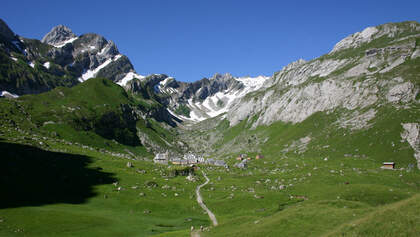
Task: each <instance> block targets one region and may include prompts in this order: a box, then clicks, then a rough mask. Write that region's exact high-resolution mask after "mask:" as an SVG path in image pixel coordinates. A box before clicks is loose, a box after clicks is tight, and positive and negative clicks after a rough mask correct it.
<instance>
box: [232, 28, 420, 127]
mask: <svg viewBox="0 0 420 237" xmlns="http://www.w3.org/2000/svg"><path fill="white" fill-rule="evenodd" d="M415 25H417V26H418V25H420V24H418V23H413V24H407V23H406V24H402V25H401V24H396V25H392V24H386V25H383V26H379V27H377V29H376V28H367V29H366V30H364V31H362V32H360V33H356V34H354V35H352V36H351V37H350V38H348V39H347V38H346V39H344V40H343V41H340V43H338V44H337V45H336V47H335V50H333V52H332V53H333V54H331V53H330V54H329V55H327V56H326V57H324V58H319V59H315V60H312V61H309V62H305V61H302V60H299V61H297V62H294V63H291V64H289V65H288V66H286V67H284V68H283V69H282V70H281V71H279V72H277V73H275V74H274V76H273V79H272V80H271V82H272V83H271V85H270V87H264V88H262V89H261V90H260V91H259V93H258V95H257V96H253V97H252V98H243V99H241V100H240V101H237V102H236V104H235V105H234V106H233V107H232V108H231V109H230V110H229V111H228V114H227V119H228V120H229V121H230V124H231V126H232V125H236V124H238V123H239V122H240V121H243V120H246V119H248V118H250V117H252V116H253V115H256V114H259V118H258V120H257V121H256V122H254V124H253V127H256V126H258V125H268V124H271V123H273V122H275V121H283V122H292V123H299V122H302V121H304V120H305V119H306V118H308V117H309V116H311V115H312V114H314V113H316V112H327V113H328V111H332V110H334V109H336V108H344V109H346V110H356V109H364V108H367V107H370V106H374V105H375V104H377V103H382V101H387V102H392V103H393V102H404V103H409V102H412V101H414V100H415V98H416V95H417V93H418V91H419V88H416V86H415V85H414V84H413V83H411V82H409V81H406V80H404V79H401V81H399V82H395V81H394V80H384V79H380V80H378V75H380V77H387V74H389V73H390V72H393V70H395V69H397V68H398V66H400V65H402V64H404V63H405V62H406V61H407V60H409V59H410V57H411V55H413V54H415V52H416V43H415V39H416V37H418V36H417V35H418V32H417V31H416V29H417V28H416V27H414V26H415ZM407 31H408V32H410V33H411V34H412V35H410V36H405V37H404V38H395V39H393V38H390V39H389V41H390V43H389V44H388V45H387V46H386V47H384V48H375V49H368V50H366V51H365V54H364V55H358V54H355V55H349V56H347V57H342V56H341V57H335V56H334V55H335V54H334V53H335V51H340V50H343V49H346V48H353V47H358V46H360V45H362V44H364V43H367V42H371V41H372V40H374V39H376V38H377V37H378V35H382V36H385V37H391V36H392V35H397V34H399V33H401V32H407ZM382 75H383V76H382ZM350 116H353V117H349V116H346V117H345V118H343V120H342V124H340V126H344V127H349V126H350V127H352V128H354V129H360V128H362V127H363V126H368V121H369V120H371V119H373V117H374V116H375V112H374V110H371V111H370V112H369V113H366V114H363V115H362V114H356V113H350Z"/></svg>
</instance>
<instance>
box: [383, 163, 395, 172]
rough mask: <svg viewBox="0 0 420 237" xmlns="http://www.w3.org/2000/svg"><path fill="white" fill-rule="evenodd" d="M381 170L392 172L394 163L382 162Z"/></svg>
mask: <svg viewBox="0 0 420 237" xmlns="http://www.w3.org/2000/svg"><path fill="white" fill-rule="evenodd" d="M381 168H382V169H388V170H393V169H395V162H384V163H383V164H382V167H381Z"/></svg>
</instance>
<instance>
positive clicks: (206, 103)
mask: <svg viewBox="0 0 420 237" xmlns="http://www.w3.org/2000/svg"><path fill="white" fill-rule="evenodd" d="M234 79H235V80H236V81H239V82H241V83H242V84H243V87H239V89H238V88H236V87H235V88H228V89H227V90H224V91H219V92H217V93H215V94H214V95H211V96H208V97H207V98H205V99H204V100H203V101H194V100H193V99H192V98H190V99H189V100H188V107H189V108H190V109H191V112H190V118H185V117H183V118H181V117H179V116H178V115H177V117H178V118H180V119H182V120H192V121H196V122H199V121H203V120H205V119H208V118H213V117H216V116H219V115H221V114H223V113H226V112H228V111H229V109H230V108H231V107H232V105H233V104H234V102H235V101H236V100H238V99H240V98H242V97H244V96H245V95H247V94H248V93H250V92H253V91H256V90H258V89H260V88H261V87H262V86H263V85H264V83H265V82H266V81H267V80H268V79H269V77H266V76H258V77H239V78H234ZM161 83H165V82H161ZM200 90H201V88H200V89H199V90H197V92H196V93H197V94H198V93H199V92H200Z"/></svg>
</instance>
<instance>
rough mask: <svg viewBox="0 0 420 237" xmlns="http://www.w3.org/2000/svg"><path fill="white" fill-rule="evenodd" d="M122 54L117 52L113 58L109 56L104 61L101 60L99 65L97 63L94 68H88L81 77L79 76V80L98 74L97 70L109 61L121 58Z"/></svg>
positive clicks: (82, 80)
mask: <svg viewBox="0 0 420 237" xmlns="http://www.w3.org/2000/svg"><path fill="white" fill-rule="evenodd" d="M121 57H122V55H121V54H118V55H116V56H115V57H113V58H109V59H107V60H106V61H105V62H103V63H102V64H101V65H99V66H98V67H96V68H94V69H89V70H86V71H85V72H84V73H83V74H82V76H81V77H79V81H80V82H84V81H86V80H88V79H90V78H93V77H95V76H96V74H98V72H99V71H100V70H101V69H103V68H104V67H106V66H108V65H109V64H110V63H112V62H115V61H117V60H118V59H119V58H121Z"/></svg>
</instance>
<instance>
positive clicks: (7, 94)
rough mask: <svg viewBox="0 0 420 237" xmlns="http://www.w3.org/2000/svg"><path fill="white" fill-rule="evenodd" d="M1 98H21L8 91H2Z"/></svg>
mask: <svg viewBox="0 0 420 237" xmlns="http://www.w3.org/2000/svg"><path fill="white" fill-rule="evenodd" d="M0 97H7V98H18V97H19V96H18V95H16V94H13V93H10V92H8V91H2V92H1V93H0Z"/></svg>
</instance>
